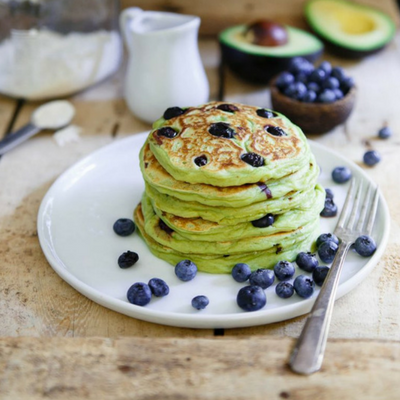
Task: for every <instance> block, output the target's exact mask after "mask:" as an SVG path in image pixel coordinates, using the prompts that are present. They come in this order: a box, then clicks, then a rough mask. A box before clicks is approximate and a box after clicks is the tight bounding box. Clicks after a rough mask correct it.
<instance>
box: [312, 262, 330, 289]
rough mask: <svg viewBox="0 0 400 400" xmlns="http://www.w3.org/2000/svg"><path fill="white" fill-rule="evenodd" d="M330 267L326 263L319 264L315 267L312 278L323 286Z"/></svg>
mask: <svg viewBox="0 0 400 400" xmlns="http://www.w3.org/2000/svg"><path fill="white" fill-rule="evenodd" d="M328 272H329V267H327V266H325V265H318V266H317V267H315V269H314V271H313V273H312V278H313V281H314V282H315V284H316V285H318V286H322V284H323V283H324V281H325V278H326V276H327V275H328Z"/></svg>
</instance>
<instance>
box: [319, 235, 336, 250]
mask: <svg viewBox="0 0 400 400" xmlns="http://www.w3.org/2000/svg"><path fill="white" fill-rule="evenodd" d="M330 241H332V242H334V243H336V244H339V239H338V238H337V237H336V236H335V235H334V234H333V233H322V234H321V235H319V236H318V239H317V242H316V245H317V247H319V246H320V245H321V244H322V243H324V242H330Z"/></svg>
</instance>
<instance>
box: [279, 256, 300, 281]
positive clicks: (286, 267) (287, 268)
mask: <svg viewBox="0 0 400 400" xmlns="http://www.w3.org/2000/svg"><path fill="white" fill-rule="evenodd" d="M274 273H275V276H276V279H278V281H288V280H289V279H291V278H292V277H293V275H294V273H295V269H294V266H293V264H292V263H291V262H289V261H279V262H278V263H276V264H275V266H274Z"/></svg>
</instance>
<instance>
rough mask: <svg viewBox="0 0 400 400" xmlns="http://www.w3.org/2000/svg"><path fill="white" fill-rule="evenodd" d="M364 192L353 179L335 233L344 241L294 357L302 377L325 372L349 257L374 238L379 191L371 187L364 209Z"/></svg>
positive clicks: (297, 345) (367, 191)
mask: <svg viewBox="0 0 400 400" xmlns="http://www.w3.org/2000/svg"><path fill="white" fill-rule="evenodd" d="M362 189H363V188H362V183H358V182H357V181H356V180H355V179H354V178H353V179H352V181H351V183H350V188H349V190H348V192H347V197H346V200H345V203H344V205H343V209H342V212H341V214H340V217H339V220H338V223H337V225H336V228H335V230H334V232H333V233H334V234H335V235H336V236H337V237H338V238H339V240H340V243H339V247H338V251H337V253H336V256H335V259H334V260H333V262H332V265H331V268H330V270H329V273H328V275H327V277H326V279H325V282H324V284H323V285H322V288H321V291H320V292H319V295H318V297H317V299H316V300H315V303H314V306H313V308H312V310H311V312H310V314H309V315H308V317H307V320H306V322H305V325H304V327H303V330H302V332H301V335H300V337H299V339H298V341H297V343H296V346H295V348H294V349H293V352H292V354H291V357H290V361H289V364H290V367H291V369H292V370H293V371H294V372H297V373H299V374H305V375H309V374H312V373H313V372H316V371H318V370H319V369H320V368H321V364H322V360H323V358H324V352H325V347H326V341H327V338H328V331H329V325H330V321H331V317H332V311H333V304H334V302H335V297H336V291H337V287H338V285H339V279H340V273H341V271H342V267H343V263H344V260H345V257H346V255H347V253H348V251H349V249H350V246H351V245H352V244H353V243H354V242H355V241H356V239H357V238H358V237H359V236H361V235H371V231H372V227H373V225H374V221H375V215H376V210H377V207H378V201H379V194H378V188H376V189H375V193H374V194H373V195H372V192H373V189H372V187H371V185H369V186H368V190H366V194H365V196H364V201H363V202H361V207H360V201H361V196H362ZM368 210H369V213H368Z"/></svg>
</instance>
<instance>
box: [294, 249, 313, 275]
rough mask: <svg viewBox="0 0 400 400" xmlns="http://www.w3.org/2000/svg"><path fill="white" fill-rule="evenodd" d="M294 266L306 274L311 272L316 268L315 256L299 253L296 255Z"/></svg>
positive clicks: (308, 253)
mask: <svg viewBox="0 0 400 400" xmlns="http://www.w3.org/2000/svg"><path fill="white" fill-rule="evenodd" d="M296 264H297V265H298V266H299V268H300V269H302V270H303V271H306V272H313V271H314V269H315V268H316V267H317V266H318V260H317V256H316V255H315V254H313V253H310V252H307V253H305V252H303V251H302V252H301V253H299V254H297V257H296Z"/></svg>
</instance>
